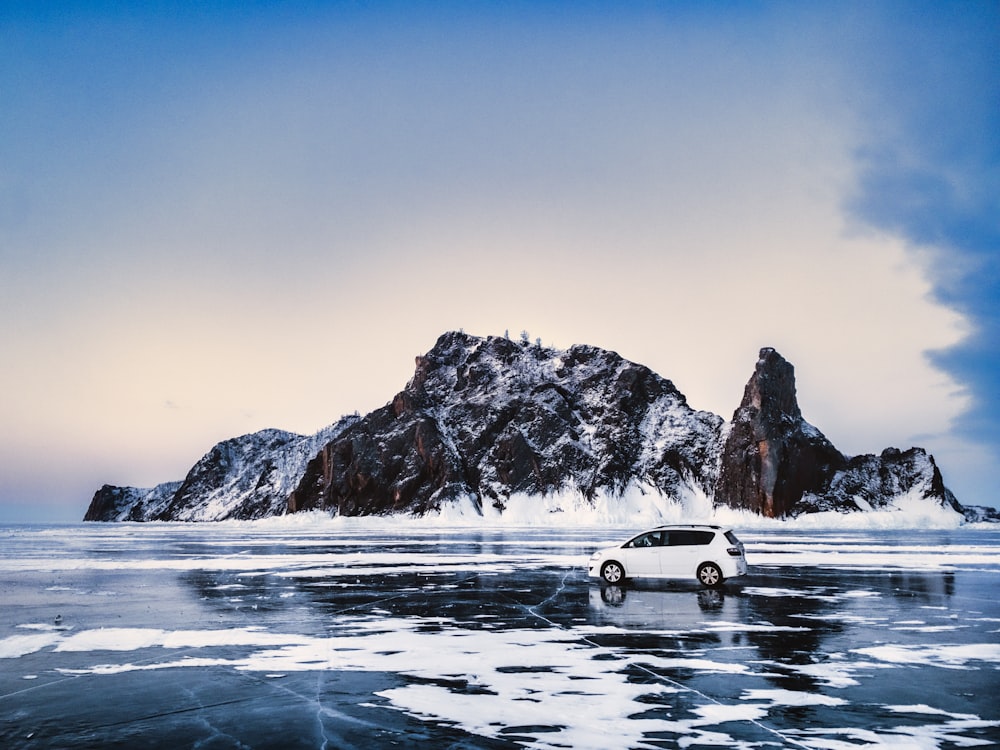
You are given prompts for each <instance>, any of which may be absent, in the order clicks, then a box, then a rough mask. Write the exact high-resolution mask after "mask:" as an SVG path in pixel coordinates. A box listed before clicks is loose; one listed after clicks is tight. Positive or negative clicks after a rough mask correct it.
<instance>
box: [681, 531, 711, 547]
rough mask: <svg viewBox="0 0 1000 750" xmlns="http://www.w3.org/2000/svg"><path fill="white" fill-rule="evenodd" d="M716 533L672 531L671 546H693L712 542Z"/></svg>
mask: <svg viewBox="0 0 1000 750" xmlns="http://www.w3.org/2000/svg"><path fill="white" fill-rule="evenodd" d="M714 536H715V533H714V532H712V531H694V530H691V531H687V530H685V531H671V532H670V546H671V547H680V546H693V545H704V544H711V543H712V538H713V537H714Z"/></svg>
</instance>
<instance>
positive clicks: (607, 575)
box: [601, 560, 625, 583]
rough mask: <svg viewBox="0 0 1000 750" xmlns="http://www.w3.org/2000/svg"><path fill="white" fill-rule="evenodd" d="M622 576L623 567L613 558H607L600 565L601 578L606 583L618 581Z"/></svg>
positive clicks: (623, 572) (623, 573) (623, 575)
mask: <svg viewBox="0 0 1000 750" xmlns="http://www.w3.org/2000/svg"><path fill="white" fill-rule="evenodd" d="M624 577H625V569H624V568H623V567H622V566H621V563H619V562H616V561H615V560H608V562H606V563H604V565H603V566H601V578H603V579H604V580H605V581H607V582H608V583H620V582H621V580H622V579H623V578H624Z"/></svg>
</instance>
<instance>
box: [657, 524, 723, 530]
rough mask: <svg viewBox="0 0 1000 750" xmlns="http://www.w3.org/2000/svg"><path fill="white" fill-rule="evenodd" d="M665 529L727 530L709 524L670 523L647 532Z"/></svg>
mask: <svg viewBox="0 0 1000 750" xmlns="http://www.w3.org/2000/svg"><path fill="white" fill-rule="evenodd" d="M666 529H711V530H712V531H724V530H727V529H725V527H723V526H717V525H715V524H709V523H670V524H666V525H664V526H657V527H656V528H654V529H647V531H662V530H666Z"/></svg>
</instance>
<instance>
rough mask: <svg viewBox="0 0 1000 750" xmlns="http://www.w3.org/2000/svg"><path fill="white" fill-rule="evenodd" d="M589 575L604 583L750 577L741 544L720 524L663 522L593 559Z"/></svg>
mask: <svg viewBox="0 0 1000 750" xmlns="http://www.w3.org/2000/svg"><path fill="white" fill-rule="evenodd" d="M588 567H589V571H588V572H589V575H590V576H591V577H592V578H600V579H601V580H602V581H604V582H605V583H621V582H622V581H623V580H625V579H626V578H694V579H696V580H697V581H698V582H700V583H701V584H702V585H703V586H718V585H720V584H721V583H722V582H723V581H724V580H726V579H727V578H734V577H735V576H742V575H746V572H747V559H746V556H745V555H744V553H743V543H742V542H741V541H740V540H739V539H737V538H736V534H734V533H733V530H732V529H726V528H723V527H721V526H707V525H695V524H691V525H678V526H659V527H657V528H655V529H650V530H649V531H644V532H642V533H641V534H639V535H638V536H634V537H632V538H631V539H629V540H628V541H627V542H625V543H624V544H621V545H618V546H617V547H609V548H607V549H602V550H598V551H597V552H595V553H594V554H593V555H591V557H590V564H589V566H588Z"/></svg>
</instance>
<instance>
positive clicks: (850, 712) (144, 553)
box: [0, 519, 1000, 750]
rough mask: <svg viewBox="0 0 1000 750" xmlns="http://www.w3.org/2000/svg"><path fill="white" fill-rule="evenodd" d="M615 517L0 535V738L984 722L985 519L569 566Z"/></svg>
mask: <svg viewBox="0 0 1000 750" xmlns="http://www.w3.org/2000/svg"><path fill="white" fill-rule="evenodd" d="M631 531H633V529H629V530H625V529H621V530H615V529H614V528H600V529H595V528H594V527H580V528H575V529H574V528H571V529H561V530H553V529H551V528H542V527H539V526H527V527H522V528H518V529H510V528H501V529H487V530H484V529H471V528H463V527H461V526H457V527H456V526H451V527H449V526H440V527H435V526H431V525H423V526H421V525H419V524H418V525H414V526H410V527H404V526H403V525H401V524H398V523H396V522H388V523H386V522H381V521H372V522H370V523H367V524H365V523H361V522H357V521H349V522H348V521H347V519H340V520H338V519H332V520H331V519H326V520H325V521H322V522H321V523H319V524H317V526H315V527H309V526H301V525H299V520H298V519H295V520H294V522H293V521H289V522H287V523H273V522H266V523H258V524H239V523H232V524H230V523H226V524H212V525H211V526H198V527H192V526H185V525H181V524H154V525H151V526H134V525H113V526H101V527H99V528H96V527H94V526H86V527H68V528H65V529H62V530H54V529H44V530H38V531H37V532H36V531H33V530H30V529H10V530H0V535H2V536H3V539H4V542H5V544H4V545H3V547H2V548H0V584H2V586H3V597H4V599H3V601H4V607H3V608H2V609H0V744H2V745H3V746H4V747H11V748H29V747H35V746H42V747H84V748H88V747H90V748H97V747H103V746H108V745H115V744H119V745H121V744H126V745H127V744H134V745H144V746H150V747H168V746H189V747H193V746H204V747H209V746H211V747H240V746H243V747H265V748H266V747H320V746H322V745H324V744H326V746H328V747H338V748H353V747H358V748H369V747H370V748H379V747H398V746H404V747H406V746H430V747H447V746H453V747H483V748H506V747H511V748H512V747H529V748H552V749H554V748H565V747H574V748H584V749H586V748H595V749H596V748H601V749H602V750H603V749H604V748H608V747H636V748H653V747H664V746H667V747H707V746H718V747H735V748H747V750H749V749H750V748H754V749H757V748H760V750H764V748H768V747H807V748H815V749H816V750H821V749H825V748H844V749H845V750H847V749H848V748H857V747H859V746H872V747H900V748H928V749H930V748H934V749H935V750H938V749H940V750H945V749H946V748H951V747H974V746H988V745H990V744H992V745H996V744H998V743H1000V711H998V709H997V705H996V701H995V696H996V693H997V688H998V687H1000V639H998V638H997V623H998V622H1000V603H998V602H997V601H996V600H995V597H994V596H993V593H994V592H995V591H996V586H997V584H998V583H1000V535H998V534H995V533H990V532H986V531H970V530H963V529H952V530H949V529H944V530H933V531H930V530H922V531H913V530H911V531H906V532H903V533H901V532H899V531H898V530H894V531H891V532H886V531H870V530H865V531H858V530H851V529H844V530H839V531H833V532H818V531H812V530H808V529H806V530H803V529H788V530H782V531H773V530H769V529H755V530H743V529H737V532H738V534H739V535H740V537H741V538H742V539H743V541H744V543H745V544H746V546H747V554H748V559H749V562H750V565H751V570H750V574H749V575H748V576H747V577H746V578H745V579H735V580H733V581H731V582H728V583H727V584H726V585H725V586H724V587H723V588H722V589H720V590H717V591H708V590H702V589H700V588H699V587H698V586H697V584H696V583H695V582H693V581H692V582H690V583H686V582H671V583H668V584H653V583H642V582H636V583H633V584H631V585H629V586H625V587H601V586H598V585H596V584H594V583H591V582H589V581H588V579H587V577H586V574H585V571H584V565H585V564H586V561H587V558H588V556H589V553H590V552H591V551H592V550H593V549H596V548H597V547H600V546H605V545H606V544H607V543H608V542H614V541H615V540H620V539H622V538H625V537H627V536H628V535H629V533H630V532H631ZM57 616H58V618H59V623H58V624H57V623H56V618H57ZM29 734H30V735H32V737H31V738H30V739H29V738H28V735H29ZM170 743H173V745H171V744H170Z"/></svg>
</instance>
